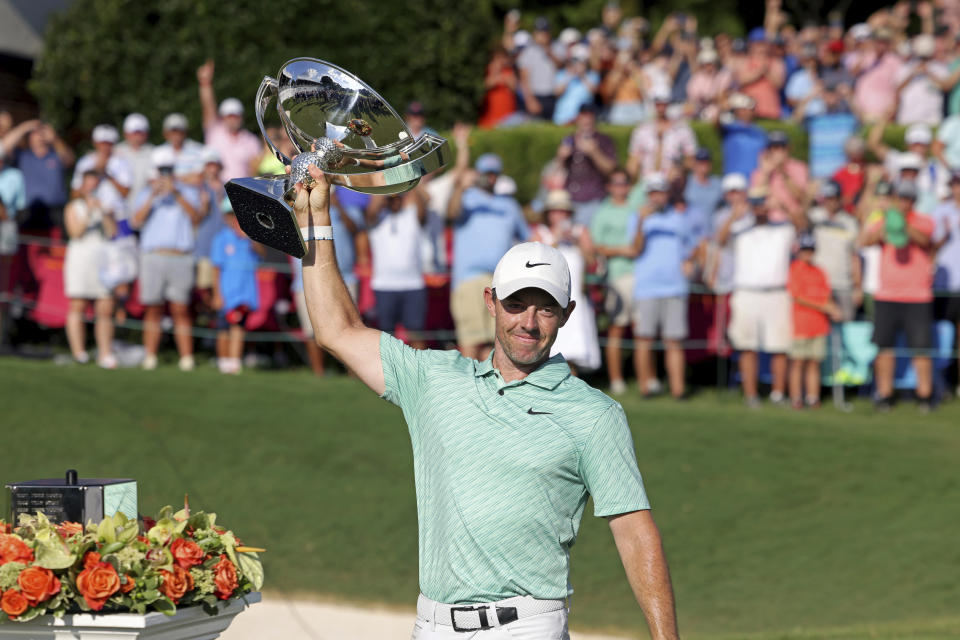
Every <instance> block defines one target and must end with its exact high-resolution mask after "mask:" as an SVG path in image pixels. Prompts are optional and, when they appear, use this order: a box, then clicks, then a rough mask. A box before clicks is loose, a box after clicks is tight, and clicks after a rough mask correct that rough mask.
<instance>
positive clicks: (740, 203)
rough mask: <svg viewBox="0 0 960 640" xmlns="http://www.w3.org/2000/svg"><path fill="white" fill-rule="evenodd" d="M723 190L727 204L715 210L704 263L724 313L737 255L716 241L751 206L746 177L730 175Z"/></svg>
mask: <svg viewBox="0 0 960 640" xmlns="http://www.w3.org/2000/svg"><path fill="white" fill-rule="evenodd" d="M720 186H721V187H722V188H723V201H724V204H723V206H722V207H720V208H719V209H717V210H716V212H715V213H714V214H713V219H712V220H711V221H710V222H711V224H710V240H709V242H708V243H707V245H706V248H707V250H706V251H705V252H704V253H705V255H706V256H707V257H706V260H705V261H704V262H705V265H704V281H705V282H706V284H707V286H708V287H710V288H711V289H712V290H713V291H714V292H715V293H717V294H720V296H721V298H720V301H721V304H722V305H723V307H724V309H725V308H726V303H727V297H728V296H729V294H730V292H731V291H733V267H734V252H733V247H732V246H730V245H729V244H728V245H726V246H724V245H721V244H719V243H718V242H717V237H718V235H719V232H720V229H722V228H723V226H724V225H725V224H726V222H727V220H729V219H730V217H731V216H734V215H735V216H739V217H743V215H744V214H746V213H747V212H748V211H749V208H750V205H749V203H748V202H747V178H746V176H744V175H743V174H740V173H728V174H727V175H725V176H723V180H722V181H721V183H720ZM724 313H725V312H724Z"/></svg>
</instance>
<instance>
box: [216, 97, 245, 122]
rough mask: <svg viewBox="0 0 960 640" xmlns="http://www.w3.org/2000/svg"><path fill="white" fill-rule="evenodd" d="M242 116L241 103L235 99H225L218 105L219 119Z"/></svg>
mask: <svg viewBox="0 0 960 640" xmlns="http://www.w3.org/2000/svg"><path fill="white" fill-rule="evenodd" d="M242 115H243V103H242V102H240V101H239V100H237V99H236V98H227V99H226V100H224V101H223V102H221V103H220V117H221V118H226V117H227V116H242Z"/></svg>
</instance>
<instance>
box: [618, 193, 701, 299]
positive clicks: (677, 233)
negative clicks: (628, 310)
mask: <svg viewBox="0 0 960 640" xmlns="http://www.w3.org/2000/svg"><path fill="white" fill-rule="evenodd" d="M639 220H640V216H633V217H632V218H631V219H630V223H629V224H628V225H627V237H629V238H633V237H634V236H635V235H636V234H637V224H638V221H639ZM643 235H644V243H643V252H642V253H641V254H640V255H639V256H637V259H636V260H635V261H634V263H633V277H634V284H633V297H634V299H635V300H644V299H648V298H666V297H671V296H685V295H687V292H688V290H689V286H688V284H687V278H686V276H685V275H684V273H683V261H684V260H685V259H686V258H687V256H688V255H689V254H690V250H691V248H692V244H691V240H692V238H691V235H690V224H689V221H688V220H687V218H686V216H685V215H684V214H682V213H680V212H678V211H677V210H676V209H673V208H668V209H667V210H666V211H663V212H661V213H655V214H653V215H650V216H647V217H646V218H645V219H644V221H643Z"/></svg>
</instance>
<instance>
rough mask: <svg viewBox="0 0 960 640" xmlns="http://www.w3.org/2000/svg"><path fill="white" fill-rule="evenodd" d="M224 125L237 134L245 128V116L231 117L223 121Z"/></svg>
mask: <svg viewBox="0 0 960 640" xmlns="http://www.w3.org/2000/svg"><path fill="white" fill-rule="evenodd" d="M223 124H224V125H225V126H226V127H227V129H228V130H229V131H232V132H234V133H236V132H237V131H240V127H242V126H243V116H236V115H230V116H226V117H225V118H224V119H223Z"/></svg>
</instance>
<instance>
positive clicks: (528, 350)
mask: <svg viewBox="0 0 960 640" xmlns="http://www.w3.org/2000/svg"><path fill="white" fill-rule="evenodd" d="M483 297H484V300H485V302H486V304H487V310H488V311H489V312H490V315H492V316H493V318H494V325H495V328H496V336H497V337H496V340H497V347H499V348H500V349H502V350H503V354H504V355H505V356H507V358H509V359H510V361H511V362H512V363H514V364H515V365H517V366H527V365H532V364H536V363H538V362H541V361H543V360H545V359H546V358H547V357H548V356H549V355H550V347H552V346H553V343H554V342H555V341H556V339H557V332H558V331H560V327H562V326H563V325H564V324H566V322H567V318H569V317H570V313H571V312H572V311H573V307H574V305H575V303H574V302H573V300H571V301H570V306H568V307H567V308H566V309H562V308H561V307H560V305H559V304H557V301H556V300H554V299H553V297H552V296H551V295H550V294H548V293H547V292H546V291H543V290H542V289H534V288H527V289H521V290H520V291H517V292H516V293H514V294H513V295H511V296H508V297H507V299H506V300H498V299H497V298H496V297H495V296H494V294H493V291H492V290H491V289H490V288H489V287H488V288H487V289H485V290H484V292H483Z"/></svg>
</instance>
